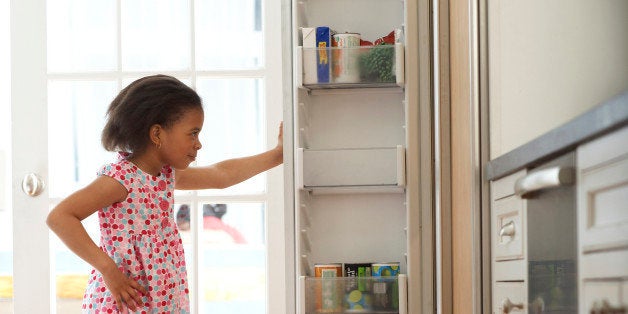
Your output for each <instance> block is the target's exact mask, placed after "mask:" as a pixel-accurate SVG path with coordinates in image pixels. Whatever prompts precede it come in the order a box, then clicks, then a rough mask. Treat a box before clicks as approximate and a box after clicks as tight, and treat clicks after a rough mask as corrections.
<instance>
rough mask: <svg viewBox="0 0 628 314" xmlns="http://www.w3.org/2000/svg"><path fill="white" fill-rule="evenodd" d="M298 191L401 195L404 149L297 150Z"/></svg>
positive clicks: (400, 147) (403, 182) (403, 177)
mask: <svg viewBox="0 0 628 314" xmlns="http://www.w3.org/2000/svg"><path fill="white" fill-rule="evenodd" d="M295 175H296V179H297V184H298V187H299V188H300V189H302V190H312V191H318V192H324V191H327V192H328V193H359V192H363V193H378V192H379V193H381V192H402V191H403V188H404V187H405V148H404V147H403V146H401V145H399V146H397V147H391V148H367V149H332V150H315V149H311V150H310V149H303V148H299V149H298V150H297V173H296V174H295Z"/></svg>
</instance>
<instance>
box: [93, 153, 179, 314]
mask: <svg viewBox="0 0 628 314" xmlns="http://www.w3.org/2000/svg"><path fill="white" fill-rule="evenodd" d="M127 157H128V154H127V153H120V154H119V156H118V161H117V162H115V163H111V164H108V165H105V166H104V167H103V168H102V169H101V170H100V171H99V172H98V175H104V176H109V177H111V178H113V179H115V180H116V181H118V182H119V183H120V184H122V185H123V186H124V187H125V188H126V190H127V191H128V195H127V199H126V200H125V201H123V202H119V203H114V204H112V205H111V206H108V207H105V208H102V209H101V210H99V211H98V220H99V223H100V234H101V235H100V248H101V249H102V250H103V251H105V252H106V253H107V254H108V255H109V256H110V257H111V258H112V259H113V260H114V261H115V263H116V264H117V265H118V268H119V269H120V270H121V271H122V272H123V273H124V274H126V275H127V276H129V278H132V279H134V280H136V281H137V282H138V283H139V284H140V285H141V286H143V287H145V288H146V290H147V292H148V293H147V295H144V296H143V298H142V303H143V304H142V305H140V306H138V308H137V310H136V311H135V312H130V311H128V310H127V309H126V307H125V313H150V314H155V313H168V314H170V313H177V314H179V313H189V312H190V306H189V296H188V294H189V291H188V285H187V272H186V265H185V256H184V254H183V242H182V241H181V237H180V235H179V231H178V230H177V227H176V224H175V220H174V214H173V208H174V198H173V192H174V169H173V168H171V167H170V166H164V167H163V168H162V169H161V172H160V174H159V176H152V175H150V174H148V173H145V172H143V171H142V170H141V169H139V168H138V167H137V166H136V165H134V164H133V163H131V162H130V161H128V160H127ZM83 313H120V312H118V307H117V306H116V302H115V300H114V299H113V297H112V296H111V292H110V291H109V290H108V289H107V287H106V286H105V282H104V280H103V278H102V275H101V274H100V272H98V271H96V270H92V272H91V275H90V277H89V281H88V284H87V289H86V292H85V295H84V296H83Z"/></svg>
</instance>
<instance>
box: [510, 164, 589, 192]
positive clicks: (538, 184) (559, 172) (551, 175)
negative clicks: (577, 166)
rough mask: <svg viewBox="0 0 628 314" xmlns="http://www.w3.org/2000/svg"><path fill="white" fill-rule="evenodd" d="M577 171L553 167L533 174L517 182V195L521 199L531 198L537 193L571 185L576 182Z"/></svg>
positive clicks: (570, 168)
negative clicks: (533, 193) (532, 194)
mask: <svg viewBox="0 0 628 314" xmlns="http://www.w3.org/2000/svg"><path fill="white" fill-rule="evenodd" d="M575 178H576V176H575V170H574V169H573V168H572V167H552V168H547V169H543V170H540V171H536V172H532V173H530V174H528V175H527V176H525V177H523V178H520V179H519V180H517V182H515V194H517V195H518V196H520V197H521V198H530V196H531V195H530V194H531V193H532V192H535V191H540V190H544V189H549V188H554V187H559V186H562V185H571V184H573V183H574V182H575Z"/></svg>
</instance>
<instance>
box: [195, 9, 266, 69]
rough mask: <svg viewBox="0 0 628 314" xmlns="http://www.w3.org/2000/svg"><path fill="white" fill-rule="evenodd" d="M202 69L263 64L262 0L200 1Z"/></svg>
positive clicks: (198, 43)
mask: <svg viewBox="0 0 628 314" xmlns="http://www.w3.org/2000/svg"><path fill="white" fill-rule="evenodd" d="M195 22H196V30H195V32H196V66H197V68H198V69H199V70H216V69H250V68H258V67H261V66H263V59H262V51H263V49H262V47H263V37H262V22H261V0H229V1H225V0H197V1H196V18H195Z"/></svg>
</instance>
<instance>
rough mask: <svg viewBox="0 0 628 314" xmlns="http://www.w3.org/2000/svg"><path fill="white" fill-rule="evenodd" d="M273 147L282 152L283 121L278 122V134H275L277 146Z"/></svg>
mask: <svg viewBox="0 0 628 314" xmlns="http://www.w3.org/2000/svg"><path fill="white" fill-rule="evenodd" d="M275 149H277V150H280V151H281V152H283V121H281V123H279V135H277V146H276V147H275Z"/></svg>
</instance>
